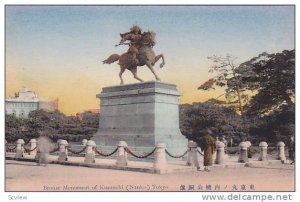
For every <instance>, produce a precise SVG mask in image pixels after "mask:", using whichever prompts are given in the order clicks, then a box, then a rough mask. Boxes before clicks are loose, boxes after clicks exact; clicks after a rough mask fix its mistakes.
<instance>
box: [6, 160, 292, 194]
mask: <svg viewBox="0 0 300 202" xmlns="http://www.w3.org/2000/svg"><path fill="white" fill-rule="evenodd" d="M294 174H295V173H294V166H292V165H264V166H259V165H258V166H257V167H242V168H241V167H240V168H217V169H214V170H212V171H211V172H204V171H196V172H187V173H174V174H165V175H157V174H149V173H141V172H131V171H118V170H108V169H97V168H86V167H77V166H65V165H57V164H49V165H48V166H46V167H43V166H37V165H36V163H32V162H24V161H13V160H6V191H181V190H180V189H182V188H183V187H185V190H188V189H189V188H190V189H192V187H193V189H194V191H209V190H211V191H294ZM93 188H95V190H93ZM201 188H202V189H201ZM191 191H192V190H191Z"/></svg>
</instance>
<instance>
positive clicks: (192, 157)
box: [186, 140, 200, 168]
mask: <svg viewBox="0 0 300 202" xmlns="http://www.w3.org/2000/svg"><path fill="white" fill-rule="evenodd" d="M197 147H198V145H197V143H196V142H194V141H192V140H190V141H189V142H188V156H187V162H186V165H187V166H196V167H197V168H200V165H199V161H198V157H197V152H198V151H197Z"/></svg>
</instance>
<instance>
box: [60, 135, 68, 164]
mask: <svg viewBox="0 0 300 202" xmlns="http://www.w3.org/2000/svg"><path fill="white" fill-rule="evenodd" d="M67 146H68V142H67V140H60V141H59V154H58V162H64V161H68V151H67Z"/></svg>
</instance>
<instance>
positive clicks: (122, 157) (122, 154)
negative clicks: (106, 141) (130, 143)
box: [116, 141, 128, 167]
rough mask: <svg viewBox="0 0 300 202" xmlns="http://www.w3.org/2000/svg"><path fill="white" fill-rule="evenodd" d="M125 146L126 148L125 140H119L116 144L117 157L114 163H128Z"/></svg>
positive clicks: (119, 164) (118, 164) (123, 164)
mask: <svg viewBox="0 0 300 202" xmlns="http://www.w3.org/2000/svg"><path fill="white" fill-rule="evenodd" d="M125 148H127V143H126V142H125V141H120V142H119V144H118V157H117V161H116V165H117V166H118V167H124V166H127V165H128V160H127V152H126V151H125Z"/></svg>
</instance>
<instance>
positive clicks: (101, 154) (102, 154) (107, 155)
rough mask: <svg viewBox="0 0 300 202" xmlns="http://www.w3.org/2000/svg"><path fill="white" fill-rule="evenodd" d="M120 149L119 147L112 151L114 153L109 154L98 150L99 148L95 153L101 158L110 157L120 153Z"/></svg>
mask: <svg viewBox="0 0 300 202" xmlns="http://www.w3.org/2000/svg"><path fill="white" fill-rule="evenodd" d="M118 148H119V147H117V148H116V149H115V150H114V151H112V152H111V153H109V154H105V153H102V152H101V151H99V150H97V148H95V152H96V153H97V154H99V155H100V156H104V157H109V156H111V155H113V154H114V153H116V152H117V151H118Z"/></svg>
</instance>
